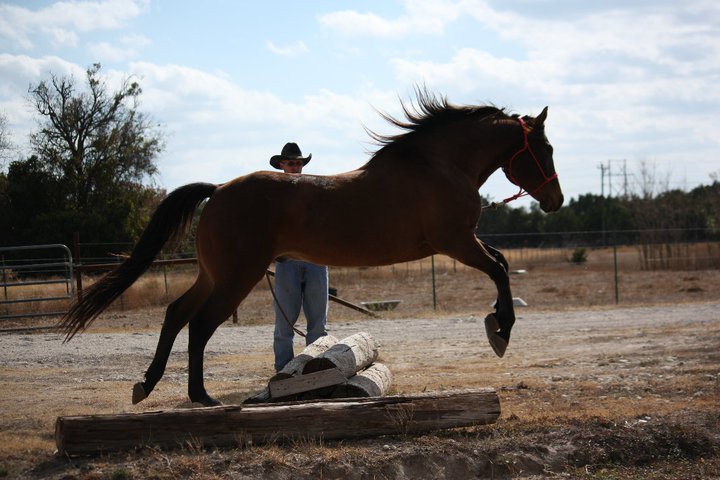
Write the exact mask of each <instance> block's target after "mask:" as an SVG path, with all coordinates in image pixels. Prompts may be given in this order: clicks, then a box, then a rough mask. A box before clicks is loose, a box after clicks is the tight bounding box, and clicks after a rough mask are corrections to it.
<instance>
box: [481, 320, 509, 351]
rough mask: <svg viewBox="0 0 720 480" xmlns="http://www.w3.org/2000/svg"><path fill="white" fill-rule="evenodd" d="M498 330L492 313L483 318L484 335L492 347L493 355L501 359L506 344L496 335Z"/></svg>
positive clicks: (498, 325)
mask: <svg viewBox="0 0 720 480" xmlns="http://www.w3.org/2000/svg"><path fill="white" fill-rule="evenodd" d="M499 330H500V324H499V323H498V321H497V318H495V315H493V314H492V313H491V314H490V315H488V316H487V317H485V333H486V334H487V337H488V341H489V342H490V346H491V347H492V349H493V351H494V352H495V355H497V356H498V357H500V358H502V357H503V356H504V355H505V350H507V346H508V342H507V341H506V340H505V339H504V338H502V337H501V336H500V335H498V331H499Z"/></svg>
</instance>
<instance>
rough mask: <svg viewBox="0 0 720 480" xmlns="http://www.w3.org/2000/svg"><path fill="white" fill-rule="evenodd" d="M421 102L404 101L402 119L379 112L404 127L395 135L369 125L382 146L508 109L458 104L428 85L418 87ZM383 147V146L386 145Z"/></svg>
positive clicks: (388, 119) (493, 115) (501, 114)
mask: <svg viewBox="0 0 720 480" xmlns="http://www.w3.org/2000/svg"><path fill="white" fill-rule="evenodd" d="M416 97H417V102H416V103H417V104H414V103H410V104H407V103H405V102H403V101H402V100H401V101H400V105H401V106H402V110H403V113H404V115H405V119H406V120H399V119H397V118H395V117H393V116H391V115H389V114H387V113H385V112H378V113H379V114H380V116H381V117H382V118H384V119H385V120H386V121H388V122H389V123H391V124H392V125H395V126H396V127H398V128H401V129H402V130H405V132H403V133H399V134H395V135H382V134H379V133H376V132H374V131H372V130H369V129H367V132H368V135H370V138H372V139H373V140H374V141H375V142H376V143H377V144H378V145H379V146H380V147H382V148H385V147H389V146H390V145H392V144H396V143H398V142H400V141H402V140H405V139H408V138H409V137H412V136H414V135H415V134H417V133H421V132H427V131H428V130H429V129H434V128H437V127H440V126H443V125H447V124H449V123H452V122H455V121H457V120H461V119H466V118H469V117H476V118H478V119H479V120H483V119H490V118H507V115H506V114H505V109H502V108H497V107H495V106H493V105H454V104H452V103H450V102H449V101H448V99H447V97H444V96H443V97H437V96H436V95H434V94H433V93H431V92H429V91H428V90H427V89H425V88H418V89H416ZM382 148H381V149H382Z"/></svg>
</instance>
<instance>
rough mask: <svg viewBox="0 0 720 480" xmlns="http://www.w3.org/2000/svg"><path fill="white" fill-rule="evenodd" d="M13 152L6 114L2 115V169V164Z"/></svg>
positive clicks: (0, 157) (0, 136) (0, 165)
mask: <svg viewBox="0 0 720 480" xmlns="http://www.w3.org/2000/svg"><path fill="white" fill-rule="evenodd" d="M11 152H12V142H11V141H10V132H9V131H8V120H7V117H6V116H5V115H4V114H2V113H0V167H2V162H4V161H5V160H7V158H8V157H9V156H10V153H11Z"/></svg>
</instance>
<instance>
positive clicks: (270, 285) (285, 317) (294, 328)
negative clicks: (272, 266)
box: [265, 270, 305, 338]
mask: <svg viewBox="0 0 720 480" xmlns="http://www.w3.org/2000/svg"><path fill="white" fill-rule="evenodd" d="M265 278H267V282H268V287H270V293H272V296H273V299H274V300H275V305H277V307H278V308H279V309H280V313H282V316H283V318H284V319H285V321H286V322H287V324H288V325H290V328H292V329H293V330H294V331H295V333H297V334H298V335H300V336H301V337H303V338H305V334H304V333H303V332H302V331H300V330H298V329H297V328H296V327H295V325H293V324H292V322H290V319H289V318H288V317H287V315H285V310H283V308H282V305H280V302H278V299H277V296H276V295H275V289H274V288H273V286H272V282H271V281H270V270H267V271H266V272H265Z"/></svg>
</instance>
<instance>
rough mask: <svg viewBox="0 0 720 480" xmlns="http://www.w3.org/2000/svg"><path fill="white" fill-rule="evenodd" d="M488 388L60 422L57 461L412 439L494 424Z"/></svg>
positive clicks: (495, 405) (495, 411)
mask: <svg viewBox="0 0 720 480" xmlns="http://www.w3.org/2000/svg"><path fill="white" fill-rule="evenodd" d="M499 416H500V400H499V398H498V396H497V393H496V392H495V390H493V389H490V388H486V389H476V390H464V391H455V392H439V393H423V394H419V395H402V396H391V397H379V398H378V397H372V398H357V399H352V400H345V399H331V400H322V401H309V402H295V403H280V404H273V405H246V406H242V407H241V406H239V405H234V406H220V407H205V408H191V409H184V410H168V411H159V412H146V413H124V414H116V415H85V416H73V417H59V418H58V419H57V422H56V424H55V441H56V443H57V448H58V452H59V453H60V454H61V455H69V456H75V455H88V454H96V453H102V452H109V451H117V450H128V449H133V448H137V447H143V446H154V447H155V446H157V447H162V448H174V447H178V446H182V445H187V444H188V442H191V443H192V444H193V445H197V444H201V445H203V446H206V447H214V446H217V447H222V446H238V445H240V446H245V445H249V444H260V443H266V442H276V441H287V440H294V439H302V440H307V439H323V440H333V439H344V438H359V437H371V436H377V435H394V434H415V433H421V432H427V431H432V430H437V429H444V428H455V427H467V426H472V425H483V424H488V423H493V422H495V421H496V420H497V418H498V417H499Z"/></svg>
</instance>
